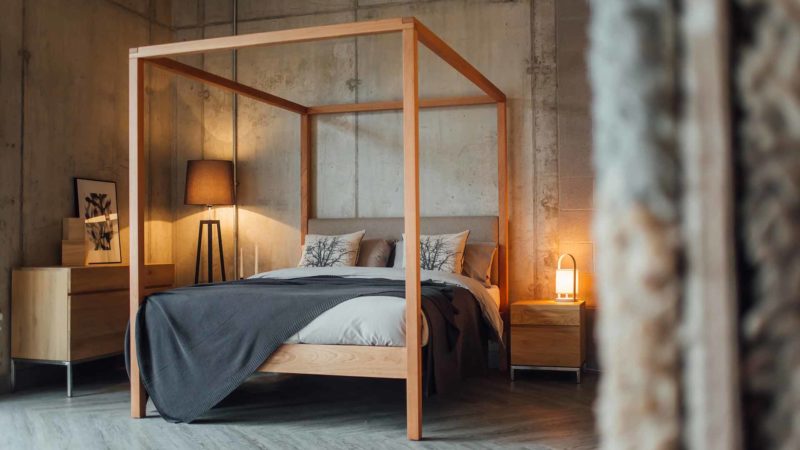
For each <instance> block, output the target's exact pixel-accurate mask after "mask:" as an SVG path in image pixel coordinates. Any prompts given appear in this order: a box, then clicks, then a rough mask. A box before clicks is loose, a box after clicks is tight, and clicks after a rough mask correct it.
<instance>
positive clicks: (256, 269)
mask: <svg viewBox="0 0 800 450" xmlns="http://www.w3.org/2000/svg"><path fill="white" fill-rule="evenodd" d="M253 246H254V247H255V248H256V256H255V261H254V263H253V265H254V266H255V267H254V270H255V273H258V244H253Z"/></svg>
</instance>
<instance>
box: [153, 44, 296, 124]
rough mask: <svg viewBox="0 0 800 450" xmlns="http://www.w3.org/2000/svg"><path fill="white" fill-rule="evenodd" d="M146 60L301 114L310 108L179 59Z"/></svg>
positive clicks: (163, 67)
mask: <svg viewBox="0 0 800 450" xmlns="http://www.w3.org/2000/svg"><path fill="white" fill-rule="evenodd" d="M145 61H147V62H148V63H149V64H152V65H154V66H156V67H158V68H161V69H164V70H167V71H169V72H172V73H176V74H178V75H183V76H185V77H187V78H191V79H193V80H197V81H201V82H203V83H206V84H210V85H212V86H216V87H218V88H220V89H223V90H226V91H229V92H234V93H237V94H239V95H243V96H245V97H248V98H251V99H253V100H256V101H259V102H262V103H266V104H268V105H272V106H277V107H278V108H283V109H286V110H289V111H293V112H296V113H300V114H305V113H306V111H307V110H308V108H306V107H305V106H303V105H300V104H297V103H295V102H293V101H290V100H286V99H285V98H281V97H278V96H277V95H272V94H269V93H267V92H263V91H259V90H258V89H255V88H252V87H250V86H245V85H244V84H241V83H238V82H236V81H231V80H229V79H227V78H224V77H221V76H219V75H214V74H213V73H209V72H206V71H204V70H200V69H198V68H196V67H192V66H190V65H188V64H183V63H179V62H178V61H174V60H171V59H169V58H153V59H148V60H145Z"/></svg>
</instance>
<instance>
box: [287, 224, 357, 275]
mask: <svg viewBox="0 0 800 450" xmlns="http://www.w3.org/2000/svg"><path fill="white" fill-rule="evenodd" d="M363 237H364V230H361V231H356V232H355V233H350V234H342V235H340V236H323V235H319V234H309V235H306V243H305V245H303V255H302V256H301V257H300V263H299V264H298V265H297V267H340V266H355V265H356V261H358V247H359V245H361V238H363Z"/></svg>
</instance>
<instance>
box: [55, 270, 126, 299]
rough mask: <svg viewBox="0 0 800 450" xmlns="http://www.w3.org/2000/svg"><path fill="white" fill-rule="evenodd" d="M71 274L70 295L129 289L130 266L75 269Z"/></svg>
mask: <svg viewBox="0 0 800 450" xmlns="http://www.w3.org/2000/svg"><path fill="white" fill-rule="evenodd" d="M70 273H71V276H70V290H69V292H70V294H80V293H89V292H103V291H118V290H126V289H128V266H86V267H73V268H72V269H70Z"/></svg>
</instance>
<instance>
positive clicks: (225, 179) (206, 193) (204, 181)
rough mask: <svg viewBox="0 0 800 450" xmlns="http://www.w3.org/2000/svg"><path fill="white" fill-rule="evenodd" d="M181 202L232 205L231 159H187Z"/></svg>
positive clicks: (233, 200) (233, 201)
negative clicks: (184, 192) (182, 199)
mask: <svg viewBox="0 0 800 450" xmlns="http://www.w3.org/2000/svg"><path fill="white" fill-rule="evenodd" d="M183 202H184V203H185V204H187V205H205V206H211V205H233V204H234V203H235V198H234V194H233V161H224V160H214V159H203V160H194V161H187V162H186V195H185V196H184V201H183Z"/></svg>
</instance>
